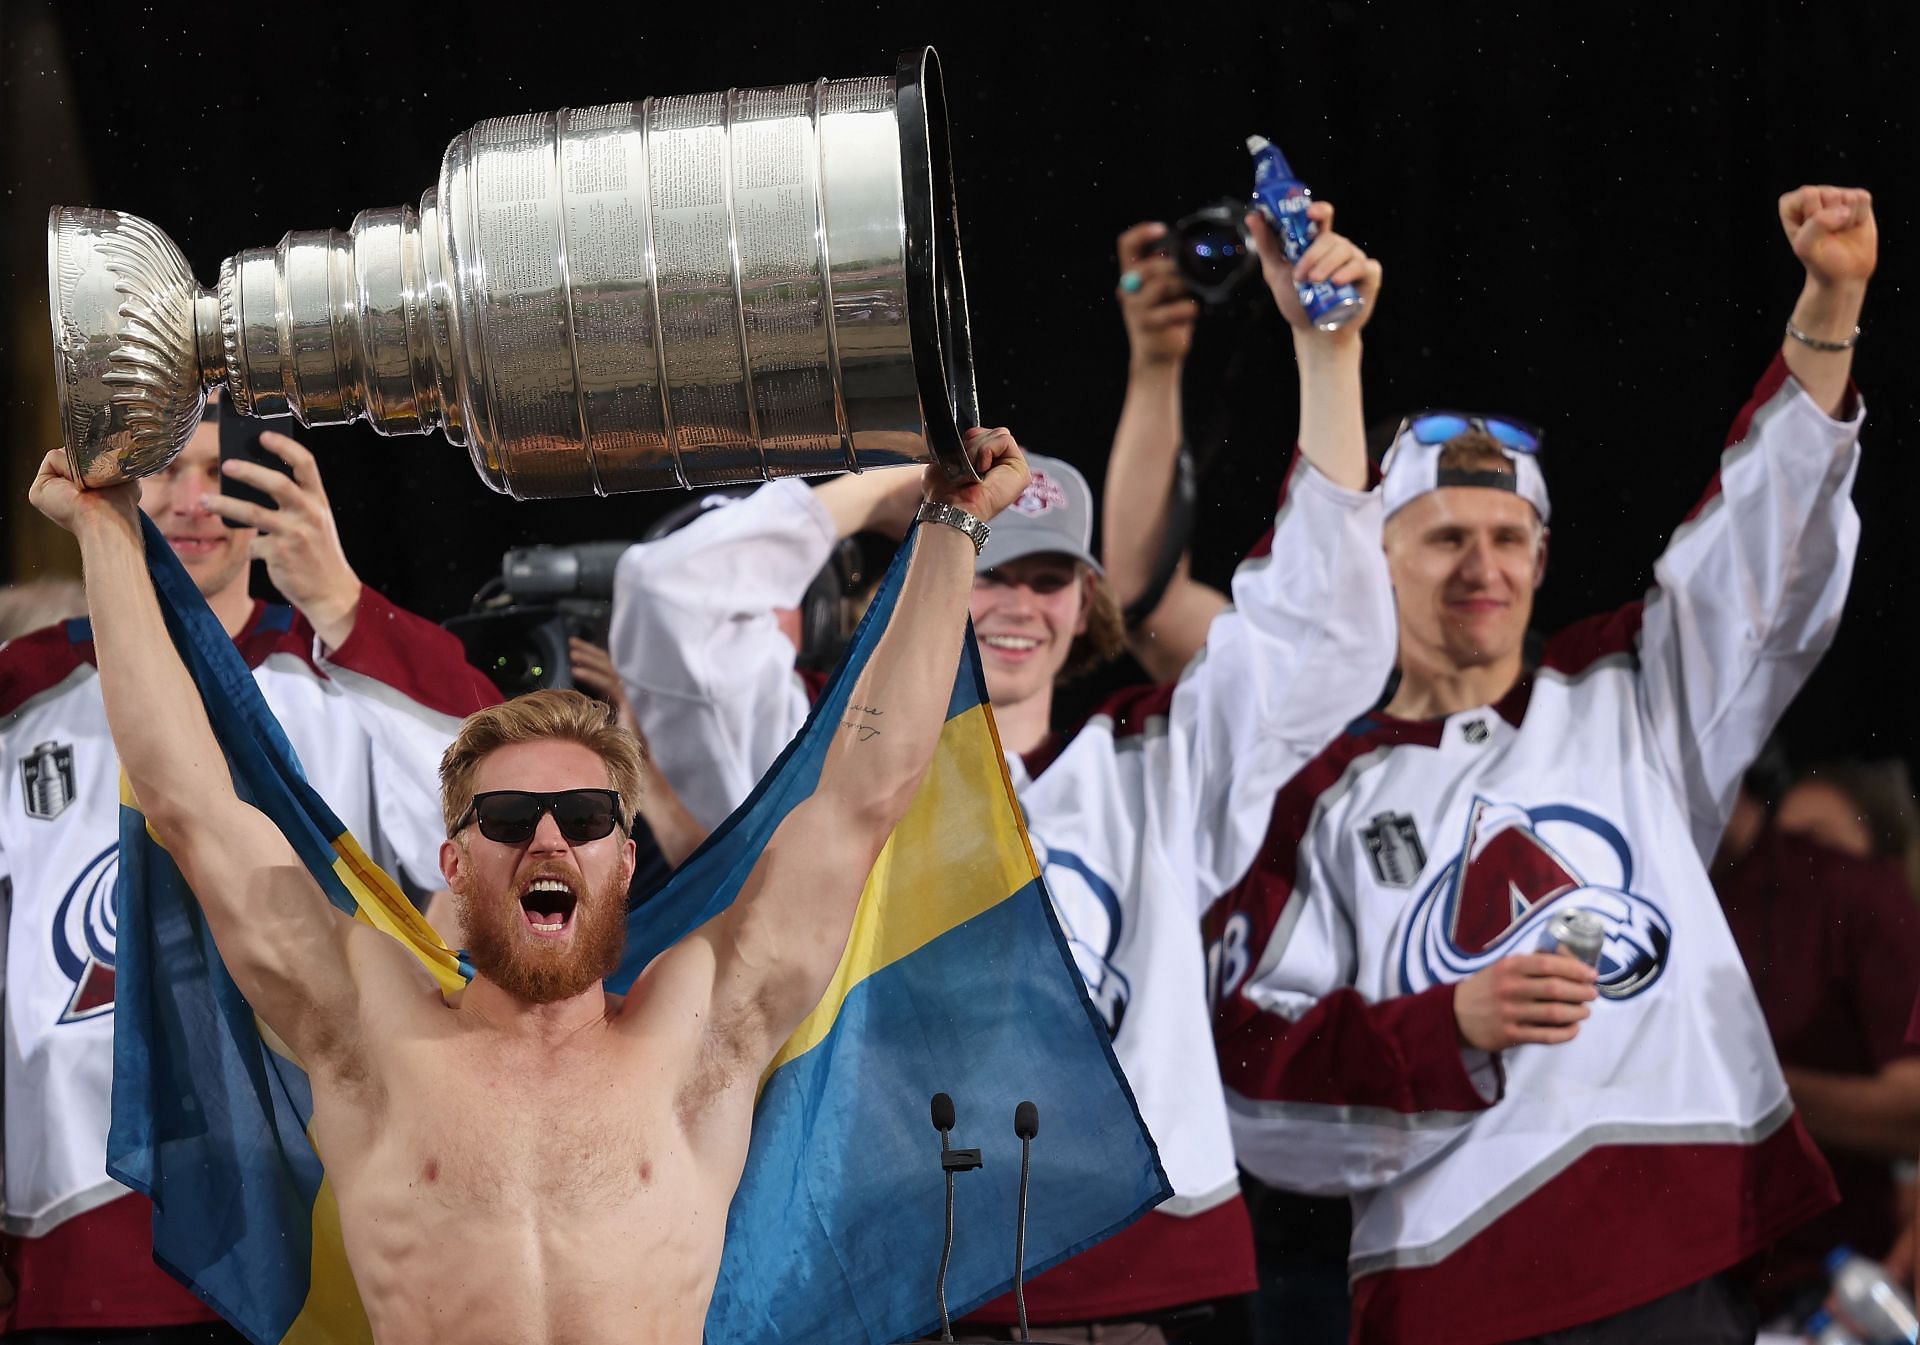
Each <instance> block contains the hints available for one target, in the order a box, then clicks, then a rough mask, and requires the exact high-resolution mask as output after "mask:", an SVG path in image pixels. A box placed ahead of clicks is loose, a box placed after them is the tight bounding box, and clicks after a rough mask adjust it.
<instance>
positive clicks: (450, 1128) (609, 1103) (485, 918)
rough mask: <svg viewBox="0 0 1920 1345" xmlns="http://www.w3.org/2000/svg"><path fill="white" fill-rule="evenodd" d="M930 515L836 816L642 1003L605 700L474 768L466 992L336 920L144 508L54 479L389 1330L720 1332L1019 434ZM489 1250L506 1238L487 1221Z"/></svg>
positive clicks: (168, 805)
mask: <svg viewBox="0 0 1920 1345" xmlns="http://www.w3.org/2000/svg"><path fill="white" fill-rule="evenodd" d="M969 449H970V451H971V452H972V453H973V455H974V457H975V459H976V461H977V462H979V464H980V466H981V469H982V473H981V479H979V480H970V481H967V482H964V483H955V482H950V481H948V480H947V479H946V477H945V476H944V475H942V474H940V473H937V472H934V471H931V470H930V471H929V473H928V476H927V491H928V494H929V495H930V496H931V498H930V500H929V501H928V503H927V505H926V506H925V507H924V509H923V517H924V518H926V519H928V520H930V521H931V525H930V526H928V527H926V528H924V529H922V530H921V531H920V532H919V534H918V535H917V540H916V544H915V552H914V555H913V558H912V560H911V563H910V565H909V568H908V570H907V573H906V577H905V581H904V586H903V589H902V591H901V595H900V598H899V602H898V607H897V610H896V615H895V616H894V618H893V621H892V622H891V624H890V626H889V628H888V630H887V632H886V633H885V635H884V636H883V637H882V639H881V640H880V642H879V644H878V646H877V647H876V648H875V650H874V651H873V653H872V654H871V656H870V657H869V659H868V661H867V663H866V666H865V668H864V669H863V671H862V674H861V676H860V678H859V681H858V682H857V684H856V686H855V688H854V690H853V693H852V698H851V701H850V710H849V713H848V722H847V723H846V724H845V725H843V726H842V731H840V732H839V733H837V734H836V735H835V737H834V739H833V743H832V746H831V747H830V749H829V750H828V752H827V754H826V757H825V760H824V763H823V765H822V767H821V771H820V775H819V780H818V783H817V786H816V788H815V790H814V792H813V794H812V795H811V796H809V797H808V798H807V799H806V800H805V801H803V802H802V803H800V804H798V805H797V806H796V807H795V808H794V809H793V810H792V811H791V812H790V813H789V814H788V815H787V816H786V818H785V820H784V821H783V822H782V823H781V824H780V826H779V828H778V829H777V830H776V831H775V832H774V834H773V836H772V838H771V839H770V840H769V842H768V843H767V845H766V847H765V849H764V850H763V851H762V853H761V855H760V857H759V860H758V862H757V863H756V865H755V867H754V869H753V871H752V872H751V874H750V875H749V876H748V877H747V879H746V881H745V883H744V885H743V886H742V888H741V890H740V893H739V895H738V897H737V899H736V900H735V901H734V902H733V904H732V905H731V906H730V907H728V909H727V910H726V911H724V912H723V913H722V914H721V915H719V916H717V917H715V918H714V919H713V920H711V921H709V922H708V923H707V924H705V925H702V926H701V927H699V928H698V929H696V930H694V931H693V932H692V933H691V934H689V935H688V936H687V937H686V938H685V939H683V940H681V941H680V942H679V943H678V944H676V945H674V946H673V947H672V948H671V949H669V950H668V951H667V952H665V953H663V954H661V955H660V956H659V957H658V958H656V959H655V960H654V961H653V963H652V964H651V965H650V966H649V967H648V968H647V969H646V971H645V972H643V973H642V974H641V976H640V977H639V979H638V980H637V981H636V982H635V983H634V985H633V988H632V990H631V992H630V993H628V994H627V995H626V996H625V997H624V998H622V997H617V996H614V995H611V994H609V993H608V992H607V991H606V990H605V988H604V987H603V986H602V985H601V979H602V978H603V977H604V976H605V975H606V974H607V972H608V971H610V970H611V969H612V968H613V966H614V965H615V962H616V960H617V958H618V955H619V951H620V935H619V932H618V931H619V929H620V927H621V925H622V907H623V894H624V893H625V891H626V886H627V881H628V878H629V876H630V874H631V871H632V867H633V862H634V852H633V845H632V843H631V841H630V840H629V839H628V837H627V834H626V832H627V826H628V819H629V818H630V816H631V812H632V804H633V799H632V797H631V791H632V789H633V786H634V780H635V767H636V758H635V755H634V753H635V748H634V746H633V743H632V740H631V738H629V737H628V736H627V735H625V734H623V733H620V732H619V731H617V730H616V729H613V728H611V727H610V726H609V724H608V720H607V711H606V710H605V709H604V708H603V707H600V706H596V705H593V704H592V703H591V702H588V701H586V700H585V699H584V698H581V697H575V696H569V695H549V696H541V697H537V698H530V699H528V700H526V701H524V702H522V703H520V704H518V705H510V706H505V707H501V708H499V709H496V710H492V711H488V712H483V713H482V714H480V715H479V716H477V717H475V718H474V719H472V720H470V721H469V722H468V723H467V724H466V725H465V726H464V727H463V729H462V731H461V733H460V734H459V736H458V737H457V739H456V741H455V744H454V746H453V748H452V749H451V751H450V752H449V754H448V756H447V757H446V759H445V764H444V780H445V786H446V787H445V796H444V798H443V803H444V806H445V812H446V818H447V823H448V832H449V835H448V837H447V839H446V841H445V843H444V844H443V845H442V846H441V849H440V863H441V872H442V874H443V876H444V878H445V880H446V882H447V884H448V886H449V887H450V888H451V889H452V890H453V891H454V892H455V894H456V896H457V898H458V900H459V902H460V904H461V907H462V911H463V916H464V919H465V925H466V929H467V931H468V933H467V937H468V942H469V945H470V948H471V951H472V954H473V964H474V970H475V976H474V978H473V980H472V981H471V983H470V984H469V985H468V986H467V988H466V989H465V990H464V991H463V992H461V993H460V994H459V995H457V996H454V997H450V998H449V997H445V996H443V995H442V993H441V991H440V989H439V988H438V985H437V983H436V982H434V981H433V980H432V979H431V978H430V977H429V976H428V974H427V973H426V972H425V971H424V970H423V969H422V967H421V965H420V964H419V962H418V961H417V959H416V958H415V957H414V956H413V955H412V953H411V952H409V951H408V949H407V948H406V947H405V946H404V945H403V944H402V943H401V942H400V941H399V940H396V939H393V938H389V937H387V936H386V935H384V934H382V933H380V932H379V931H377V930H375V929H374V928H372V927H371V926H368V925H366V924H363V923H360V922H357V921H355V920H352V919H350V918H348V917H346V916H345V915H343V914H342V913H341V912H340V911H338V910H337V909H336V908H334V907H333V905H332V904H331V903H330V902H329V901H328V900H327V899H326V897H325V895H324V894H323V893H322V892H321V890H320V889H319V887H318V886H317V885H316V884H315V882H314V880H313V878H312V877H311V875H310V874H309V872H308V870H307V868H306V866H305V865H304V864H303V863H302V861H301V859H300V857H299V855H298V854H297V852H296V851H295V850H294V848H293V846H292V845H291V844H290V843H289V841H288V840H287V839H286V838H285V837H284V836H283V835H282V834H281V833H280V831H279V830H278V829H277V828H276V827H275V826H274V825H273V824H272V822H271V821H269V820H268V819H267V817H266V816H265V815H264V814H262V813H260V812H258V811H257V810H255V809H254V808H252V807H250V806H249V805H247V804H246V803H244V802H242V801H241V799H240V798H239V797H238V796H237V795H236V794H235V792H234V790H233V785H232V780H231V778H230V776H229V775H228V772H227V769H226V767H225V765H224V764H223V761H222V757H221V754H220V749H219V747H218V744H217V743H216V741H215V739H214V736H213V733H212V730H211V728H210V727H209V723H208V719H207V716H206V713H205V711H204V708H203V707H202V705H201V702H200V700H199V698H198V697H197V695H196V694H195V692H194V688H193V685H192V682H191V680H190V678H189V676H188V674H187V672H186V670H185V668H184V667H183V666H182V664H181V662H180V660H179V658H178V656H177V654H176V653H175V651H174V649H173V646H172V644H171V641H170V639H169V637H168V635H167V632H166V628H165V626H164V623H163V621H162V617H161V613H160V609H159V605H158V603H157V601H156V599H155V596H154V592H153V588H152V584H151V582H150V580H149V577H148V574H147V569H146V563H145V560H144V557H143V554H142V544H141V535H140V527H139V523H138V519H137V516H136V514H135V511H134V503H133V501H134V492H133V491H132V490H131V489H129V488H125V487H117V488H112V489H104V490H87V491H82V490H80V489H79V488H78V487H77V486H76V485H75V484H74V482H73V481H72V479H71V477H70V473H69V468H68V466H67V463H66V460H65V458H64V456H63V455H62V454H60V453H58V452H55V453H51V454H49V455H48V456H47V458H46V459H45V461H44V462H43V463H42V465H41V469H40V473H39V476H38V477H37V479H36V480H35V482H34V486H33V494H32V498H33V501H34V503H35V505H36V506H37V507H39V508H40V509H41V511H42V512H43V513H45V514H47V516H48V517H50V518H52V519H54V520H55V521H56V522H58V523H60V524H61V525H62V526H63V527H66V528H68V529H70V530H71V531H72V532H73V533H74V534H75V535H76V536H77V537H78V538H79V541H80V547H81V554H82V559H83V561H84V562H85V566H86V572H87V583H88V597H89V602H90V604H91V606H92V610H93V619H94V640H95V645H96V648H97V650H98V655H99V665H100V680H101V684H102V688H103V690H104V693H105V699H106V706H107V716H108V721H109V724H110V725H111V727H112V730H113V736H114V743H115V745H116V747H117V748H118V749H119V752H120V759H121V762H122V764H123V765H124V767H125V770H126V773H127V776H128V779H129V780H130V782H131V784H132V786H133V789H134V792H135V794H136V795H137V796H138V798H139V801H140V804H141V809H142V811H143V812H144V814H145V816H146V819H147V822H148V825H149V827H150V829H151V830H152V831H153V833H154V834H155V836H156V837H157V838H158V839H159V840H160V842H161V843H162V844H163V845H165V847H166V848H167V850H168V851H169V853H170V854H171V856H172V858H173V860H174V861H175V863H176V864H177V865H178V867H179V869H180V872H181V874H182V875H183V876H184V877H185V879H186V880H187V883H188V885H189V886H190V887H191V888H192V889H193V891H194V893H195V894H196V896H197V898H198V900H199V904H200V908H201V911H202V913H203V914H204V916H205V918H206V922H207V927H208V929H209V931H210V932H211V933H212V935H213V938H214V941H215V944H216V945H217V947H218V950H219V953H220V957H221V960H222V961H223V962H224V963H225V965H226V968H227V970H228V972H229V973H230V974H231V975H232V977H233V980H234V982H235V983H236V985H237V986H238V987H239V989H240V991H241V993H242V994H243V995H245V997H246V999H247V1002H248V1004H249V1005H250V1006H251V1008H252V1009H253V1011H254V1012H255V1013H256V1014H257V1015H258V1016H259V1017H260V1018H261V1019H262V1020H263V1021H264V1022H265V1023H266V1024H267V1026H268V1027H270V1028H271V1029H273V1030H274V1031H275V1032H276V1033H278V1034H279V1035H280V1036H281V1037H282V1038H283V1039H284V1040H285V1041H286V1043H287V1044H288V1046H289V1047H291V1048H292V1050H293V1052H294V1053H295V1054H296V1055H297V1056H298V1058H299V1059H300V1061H301V1062H302V1064H303V1066H304V1067H305V1069H306V1072H307V1075H308V1079H309V1081H310V1083H311V1085H312V1089H313V1119H312V1131H311V1133H312V1137H313V1141H314V1147H315V1148H316V1149H317V1150H318V1151H319V1152H320V1153H323V1154H325V1155H327V1156H328V1163H327V1178H328V1181H329V1184H330V1185H331V1187H332V1190H333V1192H334V1194H335V1196H336V1198H337V1201H338V1207H339V1213H340V1224H341V1231H342V1236H343V1241H344V1245H345V1248H346V1254H347V1259H348V1262H349V1264H350V1266H351V1267H352V1269H353V1272H354V1279H355V1284H356V1286H357V1288H358V1291H359V1295H360V1298H361V1300H362V1302H363V1304H364V1306H365V1309H366V1313H367V1318H368V1322H369V1324H370V1326H371V1328H372V1331H373V1335H374V1337H375V1339H378V1340H388V1341H401V1340H404V1341H408V1342H423V1341H424V1342H431V1341H442V1340H444V1341H455V1340H458V1341H461V1342H466V1341H470V1340H471V1339H473V1335H474V1332H475V1330H476V1329H478V1330H479V1331H480V1332H481V1333H482V1335H483V1336H484V1337H485V1338H487V1339H493V1340H515V1341H524V1340H615V1339H622V1340H634V1341H661V1342H666V1341H672V1342H689V1343H690V1342H694V1341H698V1340H699V1339H700V1337H701V1333H702V1327H703V1324H704V1322H705V1319H706V1314H707V1307H708V1303H709V1300H710V1299H711V1297H712V1295H713V1288H714V1283H715V1277H716V1275H717V1274H718V1270H719V1265H720V1257H721V1250H722V1244H723V1241H724V1239H725V1235H726V1217H727V1209H728V1205H729V1201H730V1199H731V1197H732V1194H733V1191H734V1189H735V1187H736V1186H737V1185H738V1183H739V1180H740V1175H741V1171H742V1168H743V1166H744V1164H745V1162H746V1157H747V1149H748V1140H749V1133H750V1129H751V1122H752V1112H753V1102H754V1094H755V1086H756V1084H757V1082H758V1080H759V1077H760V1075H761V1073H762V1072H763V1071H764V1069H765V1068H766V1066H767V1065H768V1064H769V1063H770V1062H771V1060H772V1059H773V1056H774V1053H775V1051H776V1050H777V1049H778V1047H779V1046H780V1044H781V1043H782V1042H784V1041H785V1040H786V1039H787V1037H788V1036H789V1035H791V1033H792V1032H793V1030H794V1029H795V1028H796V1027H797V1026H798V1025H799V1023H800V1022H801V1020H802V1019H803V1018H804V1017H805V1015H806V1014H807V1013H808V1012H809V1011H810V1010H811V1009H812V1008H813V1006H814V1005H815V1004H816V1003H817V1002H818V1000H819V999H820V996H821V994H822V992H823V991H824V990H825V988H826V986H827V985H828V983H829V980H830V979H831V977H832V974H833V972H834V969H835V968H836V966H837V965H838V963H839V961H840V957H841V953H842V949H843V947H844V945H845V943H846V940H847V936H848V932H849V930H850V928H851V926H852V922H853V917H854V912H855V909H856V907H857V905H858V902H859V898H860V894H861V891H862V888H863V886H864V884H865V881H866V878H867V874H868V872H869V871H870V870H871V868H872V867H873V863H874V860H875V858H876V857H877V856H878V854H879V852H880V850H881V848H882V846H883V845H884V844H885V843H886V840H887V837H888V836H889V834H890V833H891V832H892V830H893V828H894V825H895V823H896V822H897V821H898V820H899V818H900V817H901V816H902V815H903V814H904V813H905V811H906V809H907V807H908V805H909V803H910V802H911V800H912V799H913V796H914V795H915V793H916V792H917V791H918V790H919V787H920V784H921V780H922V777H923V776H924V774H925V772H926V770H927V767H928V764H929V762H930V761H931V760H932V756H933V753H934V749H935V746H936V743H937V741H938V739H939V735H940V732H941V729H942V726H943V724H944V722H945V719H946V710H947V707H948V704H949V699H950V696H951V692H952V688H953V678H954V670H955V668H956V667H957V666H958V663H959V659H960V649H961V638H962V632H963V630H964V628H965V618H966V610H967V597H968V593H969V590H970V588H971V585H972V577H973V560H974V556H975V554H976V547H977V545H978V544H979V543H978V541H977V540H976V539H979V540H984V537H985V534H986V528H985V520H986V519H989V518H991V517H993V516H994V515H996V514H998V513H999V512H1000V510H1001V509H1002V508H1003V507H1004V506H1005V505H1007V504H1008V503H1009V502H1011V501H1012V500H1013V499H1014V498H1015V497H1017V496H1018V495H1019V494H1020V492H1021V490H1022V489H1023V488H1024V487H1025V485H1026V481H1027V471H1026V467H1025V463H1024V457H1023V455H1022V453H1021V451H1020V449H1019V447H1018V445H1017V444H1015V443H1014V441H1013V438H1012V436H1011V435H1010V434H1008V433H1007V432H1006V431H1005V430H1000V431H995V432H992V433H986V432H983V431H970V432H969ZM477 1228H478V1229H484V1230H485V1235H484V1236H481V1237H476V1236H474V1230H475V1229H477Z"/></svg>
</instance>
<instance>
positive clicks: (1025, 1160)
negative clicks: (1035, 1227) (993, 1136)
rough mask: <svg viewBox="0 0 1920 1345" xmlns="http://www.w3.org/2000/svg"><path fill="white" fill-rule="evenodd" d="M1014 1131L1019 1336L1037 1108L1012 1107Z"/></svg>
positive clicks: (1023, 1327)
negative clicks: (1017, 1170)
mask: <svg viewBox="0 0 1920 1345" xmlns="http://www.w3.org/2000/svg"><path fill="white" fill-rule="evenodd" d="M1013 1133H1014V1134H1016V1135H1018V1136H1019V1137H1020V1222H1019V1223H1018V1224H1017V1225H1015V1228H1014V1234H1013V1302H1014V1306H1015V1307H1016V1308H1018V1309H1019V1311H1020V1339H1022V1340H1032V1339H1033V1337H1032V1336H1030V1335H1028V1334H1027V1174H1028V1172H1029V1171H1031V1170H1032V1166H1033V1137H1034V1136H1035V1135H1038V1134H1039V1133H1040V1109H1039V1108H1038V1107H1036V1106H1034V1105H1033V1104H1032V1103H1031V1102H1022V1103H1021V1104H1020V1105H1019V1106H1017V1107H1015V1108H1014V1109H1013Z"/></svg>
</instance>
